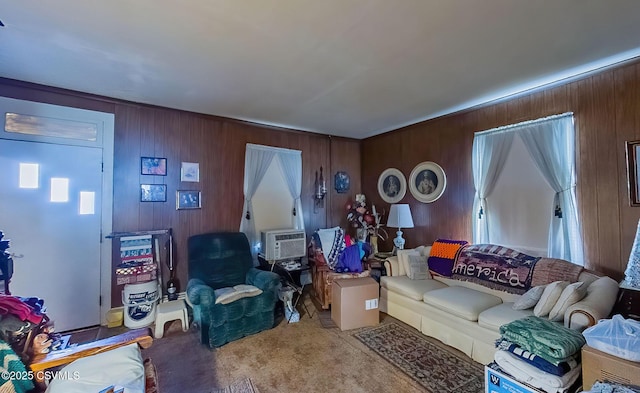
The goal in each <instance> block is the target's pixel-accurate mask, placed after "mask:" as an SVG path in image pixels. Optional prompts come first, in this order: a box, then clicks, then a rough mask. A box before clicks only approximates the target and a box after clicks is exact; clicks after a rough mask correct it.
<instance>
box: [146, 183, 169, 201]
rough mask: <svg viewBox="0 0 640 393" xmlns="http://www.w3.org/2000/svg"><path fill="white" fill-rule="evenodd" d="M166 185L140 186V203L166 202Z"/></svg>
mask: <svg viewBox="0 0 640 393" xmlns="http://www.w3.org/2000/svg"><path fill="white" fill-rule="evenodd" d="M166 201H167V185H166V184H140V202H166Z"/></svg>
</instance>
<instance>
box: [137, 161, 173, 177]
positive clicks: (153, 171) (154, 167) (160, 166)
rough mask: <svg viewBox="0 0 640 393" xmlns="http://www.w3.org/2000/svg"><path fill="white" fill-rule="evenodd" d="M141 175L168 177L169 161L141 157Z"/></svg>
mask: <svg viewBox="0 0 640 393" xmlns="http://www.w3.org/2000/svg"><path fill="white" fill-rule="evenodd" d="M140 173H141V174H143V175H154V176H167V159H166V158H160V157H140Z"/></svg>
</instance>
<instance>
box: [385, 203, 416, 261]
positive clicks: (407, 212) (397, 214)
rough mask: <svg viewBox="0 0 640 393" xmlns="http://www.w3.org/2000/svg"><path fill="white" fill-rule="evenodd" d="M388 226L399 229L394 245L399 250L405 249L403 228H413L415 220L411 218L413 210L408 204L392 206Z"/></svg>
mask: <svg viewBox="0 0 640 393" xmlns="http://www.w3.org/2000/svg"><path fill="white" fill-rule="evenodd" d="M387 226H388V227H392V228H398V232H396V235H397V236H396V238H395V239H393V245H394V246H395V248H396V249H397V250H403V249H404V239H403V238H402V228H413V218H411V208H409V205H408V204H406V203H400V204H396V205H391V210H390V211H389V218H388V219H387Z"/></svg>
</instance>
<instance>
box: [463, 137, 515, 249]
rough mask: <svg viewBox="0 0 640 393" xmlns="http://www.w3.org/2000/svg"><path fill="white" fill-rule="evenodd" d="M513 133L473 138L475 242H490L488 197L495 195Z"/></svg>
mask: <svg viewBox="0 0 640 393" xmlns="http://www.w3.org/2000/svg"><path fill="white" fill-rule="evenodd" d="M512 142H513V133H512V132H495V133H490V134H476V136H475V137H474V138H473V157H472V165H473V184H474V186H475V188H476V194H475V196H474V198H473V243H474V244H482V243H490V242H491V240H490V239H489V224H488V221H489V220H488V219H487V196H488V195H489V194H491V191H492V190H493V187H494V186H495V184H496V180H498V176H499V175H500V172H501V171H502V167H503V166H504V161H505V160H506V159H507V155H508V154H509V149H510V148H511V143H512Z"/></svg>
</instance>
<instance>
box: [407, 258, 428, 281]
mask: <svg viewBox="0 0 640 393" xmlns="http://www.w3.org/2000/svg"><path fill="white" fill-rule="evenodd" d="M407 276H409V278H410V279H412V280H427V279H430V278H431V274H429V264H428V262H427V257H425V256H422V255H409V271H408V272H407Z"/></svg>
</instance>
